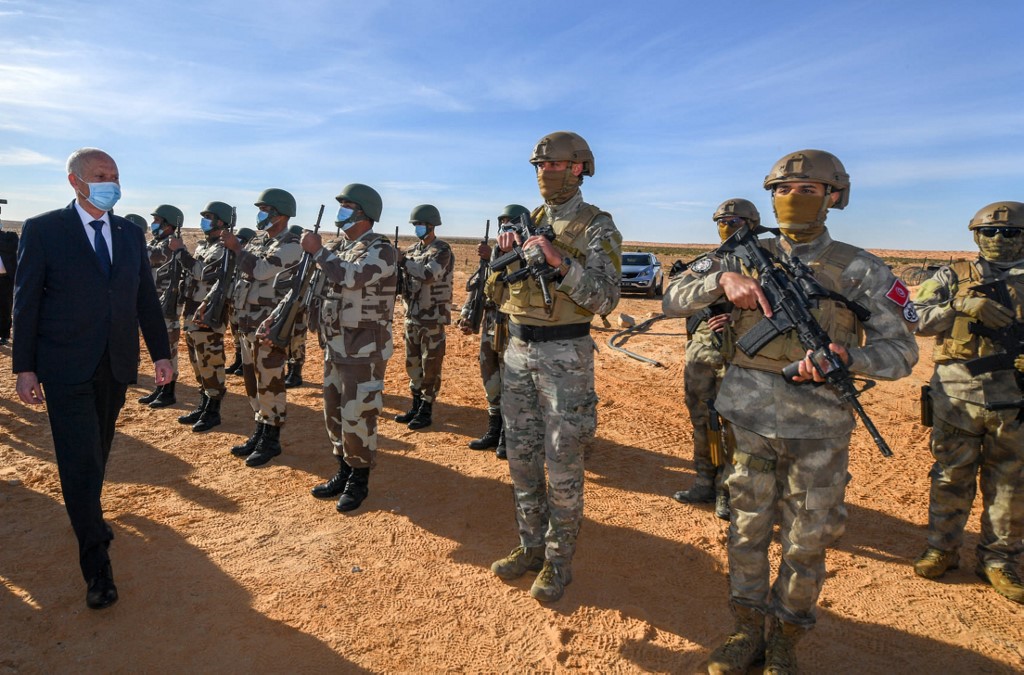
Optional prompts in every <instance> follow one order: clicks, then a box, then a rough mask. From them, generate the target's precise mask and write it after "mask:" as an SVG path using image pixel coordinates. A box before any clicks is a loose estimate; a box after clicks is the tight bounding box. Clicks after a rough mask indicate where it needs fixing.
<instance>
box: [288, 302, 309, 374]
mask: <svg viewBox="0 0 1024 675" xmlns="http://www.w3.org/2000/svg"><path fill="white" fill-rule="evenodd" d="M308 333H309V324H308V322H307V321H306V312H305V311H301V312H299V315H298V316H297V317H296V318H295V328H294V330H293V332H292V340H291V342H290V343H288V362H289V363H298V364H299V365H302V364H303V363H305V362H306V335H307V334H308Z"/></svg>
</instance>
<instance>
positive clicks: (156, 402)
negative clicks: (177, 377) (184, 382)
mask: <svg viewBox="0 0 1024 675" xmlns="http://www.w3.org/2000/svg"><path fill="white" fill-rule="evenodd" d="M175 384H176V383H175V382H168V383H167V384H165V385H164V386H163V387H162V388H161V389H160V393H159V394H157V397H156V398H155V399H153V402H152V403H150V404H149V407H150V408H166V407H167V406H169V405H174V404H175V403H177V402H178V399H176V398H175V397H174V385H175Z"/></svg>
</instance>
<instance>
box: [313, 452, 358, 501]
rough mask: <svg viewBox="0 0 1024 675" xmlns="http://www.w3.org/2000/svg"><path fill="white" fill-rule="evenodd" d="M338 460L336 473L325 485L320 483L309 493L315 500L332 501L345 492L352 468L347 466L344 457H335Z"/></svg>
mask: <svg viewBox="0 0 1024 675" xmlns="http://www.w3.org/2000/svg"><path fill="white" fill-rule="evenodd" d="M336 459H337V460H338V473H336V474H334V475H333V476H332V477H331V478H330V479H329V480H328V481H327V482H326V483H320V484H319V485H317V486H315V487H314V488H313V489H312V490H310V492H311V493H312V495H313V496H314V497H316V498H317V499H334V498H335V497H337V496H338V495H340V494H341V493H342V492H344V491H345V485H346V484H347V483H348V479H349V476H351V475H352V467H350V466H349V465H348V463H347V462H346V461H345V458H344V457H340V456H339V457H336Z"/></svg>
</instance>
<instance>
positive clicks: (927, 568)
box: [914, 546, 960, 579]
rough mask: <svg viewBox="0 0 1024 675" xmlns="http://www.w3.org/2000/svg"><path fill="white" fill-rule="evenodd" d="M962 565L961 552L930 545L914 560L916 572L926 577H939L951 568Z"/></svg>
mask: <svg viewBox="0 0 1024 675" xmlns="http://www.w3.org/2000/svg"><path fill="white" fill-rule="evenodd" d="M959 566H960V554H959V553H958V552H957V551H956V550H953V551H942V550H939V549H937V548H935V547H933V546H929V547H928V548H926V549H925V550H924V553H922V554H921V555H919V556H917V560H915V561H914V574H916V575H917V576H919V577H924V578H925V579H938V578H939V577H941V576H942V575H943V574H945V573H946V572H947V571H949V570H955V569H956V568H958V567H959Z"/></svg>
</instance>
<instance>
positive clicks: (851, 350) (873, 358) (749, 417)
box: [664, 150, 917, 673]
mask: <svg viewBox="0 0 1024 675" xmlns="http://www.w3.org/2000/svg"><path fill="white" fill-rule="evenodd" d="M764 187H765V189H766V190H770V191H771V193H772V208H773V210H774V212H775V218H776V220H777V221H778V223H779V227H780V228H781V234H779V235H778V236H776V237H774V238H772V239H768V240H763V241H762V242H761V245H762V247H763V248H765V249H766V250H768V251H769V252H770V253H771V254H772V255H774V256H776V257H777V258H779V259H780V260H782V261H783V262H788V261H789V260H790V259H791V258H793V257H797V256H799V258H800V260H802V261H803V262H804V263H807V264H808V265H809V266H810V267H811V269H812V270H813V271H814V276H815V279H816V280H817V281H818V282H819V283H820V284H821V285H822V286H823V287H824V288H825V289H826V290H828V291H831V292H832V293H833V295H830V296H829V297H827V298H821V299H820V300H818V307H817V308H815V309H814V310H813V313H814V315H815V316H816V317H817V319H818V321H819V322H820V323H821V326H822V328H823V329H824V330H825V331H826V332H827V333H828V335H829V336H830V338H831V340H832V343H833V344H831V345H829V348H830V349H831V350H832V351H833V352H834V353H835V354H836V355H837V357H838V358H840V359H842V360H843V361H844V362H845V363H846V364H847V365H848V366H849V368H850V370H851V371H852V372H853V373H854V374H859V375H864V376H868V377H879V378H886V379H893V378H898V377H904V376H906V375H907V374H909V373H910V370H911V368H912V366H913V365H914V363H916V361H917V343H916V342H915V340H914V337H913V335H912V334H911V331H910V329H909V328H908V325H909V324H911V323H912V322H913V321H915V320H916V315H915V314H914V308H913V305H912V304H911V303H910V302H909V297H908V295H907V292H906V287H904V286H903V284H902V283H901V282H900V281H899V280H898V279H896V277H894V276H893V274H892V272H891V271H890V269H889V268H888V267H887V266H886V265H885V263H884V262H882V261H881V260H880V259H878V258H876V257H875V256H873V255H871V254H870V253H867V252H866V251H863V250H861V249H858V248H856V247H854V246H850V245H848V244H843V243H840V242H838V241H834V240H833V239H832V238H831V237H830V236H829V233H828V230H827V228H826V227H825V217H826V215H827V212H828V209H830V208H835V209H842V208H844V207H845V206H846V204H847V203H848V201H849V194H850V178H849V175H847V173H846V170H845V169H844V168H843V165H842V164H841V163H840V162H839V160H838V159H837V158H836V157H835V156H833V155H831V154H829V153H827V152H823V151H821V150H803V151H799V152H794V153H792V154H789V155H786V156H785V157H783V158H782V159H780V160H779V161H778V162H777V163H776V164H775V166H774V167H772V170H771V172H770V173H769V174H768V175H767V176H766V177H765V180H764ZM706 261H707V262H703V263H702V264H699V265H698V264H695V265H692V266H691V267H690V268H689V269H688V270H687V271H686V273H684V274H683V275H681V276H678V277H676V278H675V279H674V280H673V281H672V283H671V285H670V286H669V289H668V293H667V294H666V299H665V301H664V306H665V309H666V311H667V312H668V313H670V314H672V315H675V316H688V315H690V314H693V313H695V312H697V311H698V310H700V309H702V308H703V307H707V306H709V305H711V304H713V303H716V302H720V301H721V300H723V299H727V300H729V301H730V302H732V303H733V304H734V305H735V308H736V309H735V311H734V316H733V319H734V323H735V331H736V336H737V340H739V339H741V338H742V337H743V335H744V334H745V333H746V332H747V331H748V330H750V329H751V328H752V327H753V326H754V325H756V324H757V323H758V322H759V321H760V320H761V319H762V318H763V317H764V316H767V315H768V314H770V313H771V307H770V305H769V303H768V301H767V299H766V298H765V295H764V291H763V290H762V289H761V287H760V285H759V284H758V282H757V280H756V279H755V278H754V277H753V276H751V275H750V274H749V273H748V272H746V271H745V270H744V269H743V268H742V267H741V266H740V264H739V262H738V260H737V259H735V258H734V256H727V257H725V258H724V259H723V260H721V261H717V260H714V259H712V258H708V259H706ZM853 303H859V305H860V306H861V307H857V309H858V311H859V310H861V309H862V308H866V309H867V310H869V311H870V319H869V320H867V321H863V322H862V321H861V320H860V319H858V318H857V314H856V313H855V312H854V311H853V309H851V308H853V307H856V305H854V304H853ZM861 315H862V316H863V312H861ZM808 353H809V352H808V351H807V350H806V349H805V348H804V347H803V346H802V344H801V343H800V341H799V339H798V338H797V335H796V333H795V331H794V330H789V331H786V332H784V333H782V334H781V335H778V336H777V337H776V338H775V339H773V340H771V341H770V342H769V343H768V344H766V345H765V346H763V347H762V348H761V349H760V350H759V351H758V352H757V353H756V354H755V355H754V356H748V355H746V354H745V353H744V352H743V351H742V350H740V349H737V350H735V353H734V355H733V357H732V359H731V362H730V364H729V368H728V370H727V371H726V373H725V377H724V379H723V380H722V386H721V388H720V390H719V392H718V398H717V402H718V410H719V412H720V413H721V415H722V417H723V418H725V420H726V421H727V423H728V424H727V428H726V438H727V439H729V441H730V446H731V448H730V449H731V450H732V457H731V464H730V465H729V466H727V467H726V473H725V486H726V489H727V490H728V491H729V499H730V511H731V523H730V526H729V539H728V547H729V583H730V600H731V602H730V605H731V610H732V612H733V615H734V616H735V618H736V628H735V629H734V632H733V633H732V634H731V635H730V636H729V637H728V639H727V640H726V641H725V642H724V644H722V645H721V646H719V647H718V648H717V649H715V650H714V652H713V653H712V654H711V657H710V658H709V660H708V672H709V673H733V672H745V671H746V669H747V667H748V666H749V665H750V664H751V663H753V662H754V661H756V660H757V659H759V658H760V657H762V656H764V658H765V672H773V673H776V672H778V673H782V672H795V671H796V643H797V640H798V639H799V637H800V636H801V635H802V634H803V633H804V632H805V631H806V630H809V629H810V628H811V627H812V626H813V625H814V621H815V613H816V605H817V599H818V595H819V593H820V592H821V586H822V584H823V583H824V580H825V551H826V549H827V548H828V547H829V546H830V545H831V544H832V543H833V542H835V541H836V539H838V538H839V536H840V535H841V534H842V532H843V527H844V522H845V520H846V507H845V505H844V503H843V500H844V497H845V493H846V482H847V480H848V473H847V465H848V460H849V446H850V433H851V431H852V429H853V424H854V419H853V415H852V414H851V412H850V409H849V407H848V406H846V405H844V404H843V403H841V402H840V401H839V399H838V396H837V394H836V393H835V390H834V389H833V388H832V387H821V386H795V385H794V384H792V383H790V382H788V381H787V380H786V379H785V378H783V377H782V376H781V371H782V369H783V368H784V367H785V366H787V365H789V364H790V363H793V362H797V363H798V364H799V375H798V376H797V377H796V382H800V383H805V382H810V381H811V380H813V381H814V382H822V381H824V380H823V378H822V377H821V375H820V374H819V373H818V371H817V370H816V369H815V368H814V367H813V365H812V364H811V362H810V358H808V357H806V355H807V354H808ZM776 513H778V514H779V528H780V535H781V540H782V562H781V564H780V566H779V573H778V577H777V579H776V580H775V583H774V585H771V586H770V585H769V582H770V574H771V567H770V565H769V560H768V548H769V544H770V543H771V540H772V529H773V525H774V523H775V520H776ZM765 614H768V615H769V616H770V619H771V620H770V622H769V628H768V637H767V641H766V640H765Z"/></svg>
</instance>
